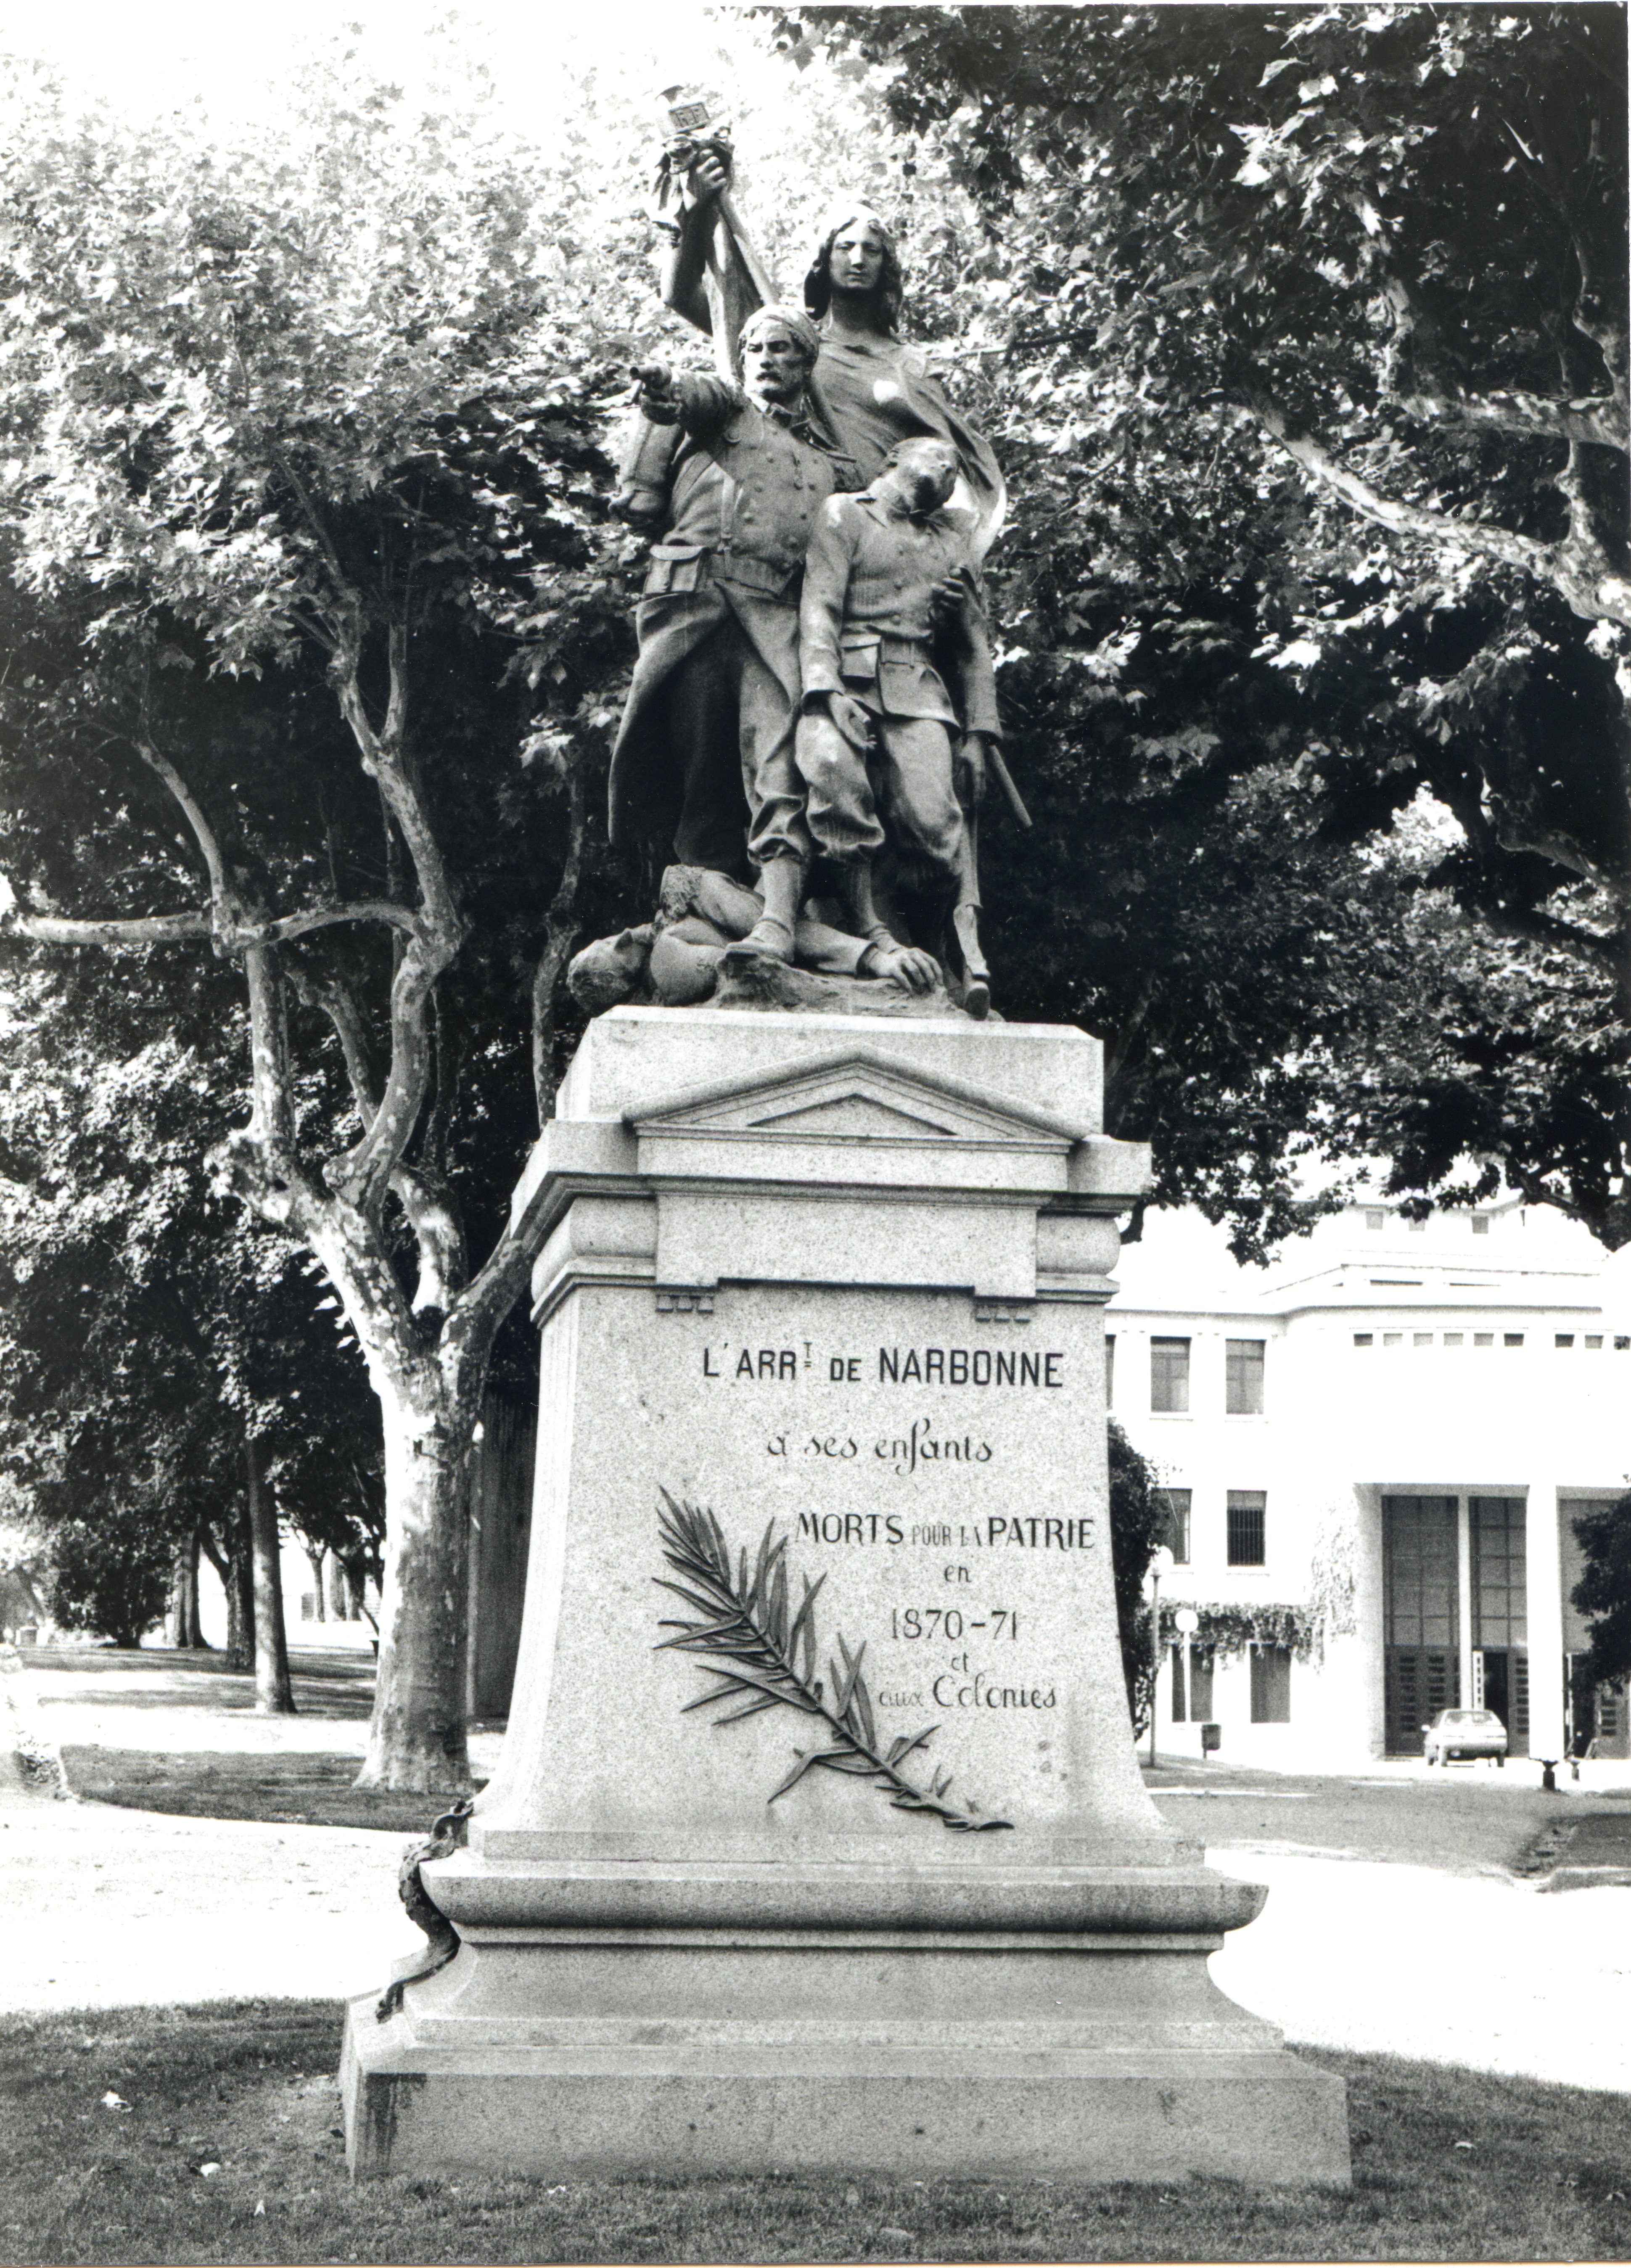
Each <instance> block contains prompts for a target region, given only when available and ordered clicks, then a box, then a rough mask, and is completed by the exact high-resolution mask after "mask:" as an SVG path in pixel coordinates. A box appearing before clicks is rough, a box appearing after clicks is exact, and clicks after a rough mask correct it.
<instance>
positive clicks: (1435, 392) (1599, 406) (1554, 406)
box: [1392, 387, 1631, 453]
mask: <svg viewBox="0 0 1631 2268" xmlns="http://www.w3.org/2000/svg"><path fill="white" fill-rule="evenodd" d="M1392 398H1393V400H1394V401H1397V402H1398V403H1399V408H1400V409H1404V410H1406V411H1407V412H1408V414H1409V415H1410V416H1412V417H1413V418H1415V419H1416V420H1417V421H1418V423H1421V424H1423V425H1437V426H1445V425H1465V426H1471V427H1472V428H1474V429H1477V428H1480V427H1481V428H1485V429H1492V428H1493V429H1494V431H1497V432H1502V433H1527V434H1531V435H1539V436H1541V437H1542V438H1550V439H1552V440H1557V441H1570V442H1576V443H1578V442H1584V443H1586V444H1588V445H1589V446H1591V447H1593V448H1598V449H1618V450H1620V452H1621V453H1623V452H1624V451H1625V450H1626V449H1627V446H1631V423H1628V421H1627V415H1626V405H1625V403H1624V401H1622V400H1620V399H1617V398H1616V397H1615V396H1614V395H1613V394H1580V395H1576V398H1575V399H1574V400H1573V401H1556V400H1554V398H1553V397H1552V396H1551V395H1549V394H1525V393H1522V392H1519V391H1517V389H1512V390H1501V389H1498V390H1497V391H1495V392H1494V393H1492V394H1464V393H1462V392H1461V391H1460V390H1459V388H1452V387H1434V388H1426V389H1423V388H1420V387H1419V388H1417V389H1415V390H1413V391H1412V392H1404V391H1399V392H1397V393H1395V394H1393V397H1392Z"/></svg>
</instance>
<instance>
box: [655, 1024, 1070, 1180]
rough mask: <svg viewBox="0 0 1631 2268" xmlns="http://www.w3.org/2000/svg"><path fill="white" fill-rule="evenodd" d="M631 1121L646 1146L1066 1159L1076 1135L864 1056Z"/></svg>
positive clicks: (807, 1066) (671, 1102)
mask: <svg viewBox="0 0 1631 2268" xmlns="http://www.w3.org/2000/svg"><path fill="white" fill-rule="evenodd" d="M626 1123H629V1124H630V1125H631V1126H632V1127H633V1128H634V1130H635V1131H636V1133H637V1134H638V1136H639V1138H640V1139H641V1142H642V1144H644V1143H646V1141H648V1140H654V1141H657V1142H660V1143H661V1141H663V1140H664V1139H665V1138H668V1139H673V1138H695V1139H705V1140H706V1139H713V1140H720V1141H724V1142H727V1143H729V1142H731V1141H733V1140H752V1141H755V1142H759V1143H768V1144H771V1145H779V1144H798V1145H805V1144H808V1143H812V1142H815V1143H831V1144H834V1145H838V1146H839V1147H850V1146H856V1145H859V1146H867V1145H882V1144H887V1145H899V1144H907V1145H912V1146H914V1147H919V1146H925V1145H927V1146H932V1147H933V1146H939V1145H968V1144H974V1145H979V1146H980V1147H982V1148H988V1147H995V1148H999V1149H1003V1150H1024V1151H1030V1152H1043V1153H1044V1154H1046V1155H1049V1156H1052V1157H1055V1158H1061V1157H1063V1156H1064V1155H1065V1153H1066V1152H1068V1151H1069V1150H1070V1149H1071V1148H1073V1147H1074V1144H1075V1143H1076V1141H1077V1140H1078V1139H1079V1136H1078V1134H1077V1133H1076V1131H1075V1130H1074V1129H1072V1128H1070V1127H1068V1126H1066V1125H1064V1124H1062V1123H1060V1122H1059V1121H1058V1120H1056V1119H1052V1118H1049V1117H1047V1116H1044V1114H1043V1113H1041V1112H1036V1111H1029V1110H1025V1109H1022V1108H1020V1107H1018V1106H1017V1105H1015V1104H1014V1103H1011V1102H1008V1101H992V1100H990V1099H988V1098H987V1097H985V1096H982V1095H980V1094H977V1093H975V1092H974V1091H973V1090H972V1089H970V1088H969V1087H967V1086H963V1085H962V1084H960V1083H959V1082H958V1081H956V1080H955V1079H942V1078H940V1077H938V1076H937V1075H935V1074H934V1073H933V1072H926V1071H917V1070H914V1069H911V1068H910V1067H908V1066H905V1065H903V1064H900V1063H899V1062H897V1061H891V1060H889V1059H888V1058H886V1057H882V1056H880V1055H875V1054H873V1053H871V1052H870V1051H868V1050H867V1049H846V1050H845V1052H844V1053H843V1054H841V1055H838V1056H831V1057H824V1058H823V1059H822V1060H820V1061H818V1062H814V1063H809V1062H807V1063H803V1064H795V1065H792V1066H790V1067H789V1068H788V1070H787V1071H785V1072H782V1073H779V1074H777V1075H775V1076H773V1077H771V1078H769V1079H765V1078H762V1077H761V1078H756V1079H750V1080H746V1081H739V1082H736V1083H734V1084H732V1085H730V1086H719V1087H713V1088H701V1089H697V1090H695V1091H693V1092H692V1093H690V1094H683V1095H676V1096H674V1097H671V1098H668V1099H666V1100H664V1101H661V1102H659V1103H657V1104H655V1105H649V1106H646V1107H645V1108H641V1109H640V1110H639V1111H638V1113H636V1112H631V1113H630V1115H629V1117H628V1120H627V1122H626Z"/></svg>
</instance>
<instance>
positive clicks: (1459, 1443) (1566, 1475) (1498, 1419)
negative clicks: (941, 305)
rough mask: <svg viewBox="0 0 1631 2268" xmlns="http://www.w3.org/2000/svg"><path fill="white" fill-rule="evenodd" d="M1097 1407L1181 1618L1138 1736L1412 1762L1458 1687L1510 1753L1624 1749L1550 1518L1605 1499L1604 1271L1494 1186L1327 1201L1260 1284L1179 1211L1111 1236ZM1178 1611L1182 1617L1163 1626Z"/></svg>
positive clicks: (1247, 1754) (1630, 1319)
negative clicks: (1149, 1477)
mask: <svg viewBox="0 0 1631 2268" xmlns="http://www.w3.org/2000/svg"><path fill="white" fill-rule="evenodd" d="M1117 1277H1118V1283H1119V1285H1120V1287H1121V1288H1120V1290H1119V1292H1118V1294H1117V1296H1116V1298H1115V1299H1114V1300H1113V1301H1112V1302H1111V1306H1110V1307H1109V1309H1108V1311H1107V1313H1106V1316H1105V1328H1106V1330H1107V1332H1109V1333H1110V1334H1111V1336H1112V1339H1113V1345H1112V1348H1111V1409H1112V1411H1113V1413H1114V1415H1115V1416H1116V1418H1118V1420H1119V1422H1120V1424H1121V1425H1122V1427H1123V1428H1124V1430H1125V1432H1126V1433H1127V1435H1128V1437H1129V1439H1130V1440H1132V1441H1133V1443H1134V1445H1135V1446H1136V1447H1138V1448H1140V1450H1142V1451H1143V1453H1144V1454H1145V1455H1146V1456H1147V1457H1148V1458H1149V1459H1150V1461H1151V1462H1153V1463H1154V1464H1155V1467H1156V1468H1157V1469H1158V1474H1159V1477H1160V1479H1161V1481H1162V1484H1164V1485H1165V1487H1166V1488H1167V1489H1168V1490H1169V1491H1170V1497H1169V1503H1170V1508H1171V1511H1172V1513H1173V1524H1174V1528H1175V1530H1176V1532H1177V1545H1178V1550H1177V1565H1174V1566H1173V1567H1171V1568H1170V1570H1169V1571H1168V1572H1166V1574H1165V1575H1164V1577H1163V1579H1162V1610H1163V1627H1164V1628H1165V1629H1166V1631H1167V1634H1168V1636H1169V1637H1171V1636H1173V1635H1174V1633H1173V1632H1172V1631H1171V1628H1170V1622H1171V1609H1177V1608H1180V1607H1183V1606H1188V1607H1190V1608H1192V1609H1194V1610H1195V1613H1196V1615H1197V1616H1198V1618H1199V1627H1198V1629H1197V1630H1196V1631H1195V1633H1194V1636H1193V1638H1192V1640H1191V1641H1190V1642H1189V1643H1187V1644H1182V1643H1177V1644H1170V1645H1169V1646H1166V1647H1165V1648H1164V1650H1163V1659H1162V1672H1161V1677H1160V1682H1159V1687H1158V1691H1157V1696H1156V1709H1157V1719H1156V1740H1157V1744H1158V1746H1159V1748H1160V1749H1163V1750H1166V1751H1169V1752H1173V1753H1177V1754H1196V1755H1198V1754H1199V1753H1200V1752H1201V1750H1202V1746H1203V1734H1202V1727H1203V1725H1211V1726H1214V1727H1217V1728H1218V1733H1217V1735H1216V1740H1217V1747H1218V1752H1219V1753H1220V1755H1221V1756H1223V1757H1224V1758H1227V1759H1229V1760H1232V1761H1235V1762H1237V1763H1242V1764H1273V1765H1283V1766H1290V1767H1294V1768H1299V1769H1310V1770H1311V1769H1321V1770H1329V1769H1331V1768H1332V1767H1333V1766H1334V1767H1338V1768H1340V1767H1344V1766H1349V1765H1353V1764H1362V1763H1364V1762H1367V1761H1369V1760H1370V1759H1372V1758H1376V1757H1380V1756H1389V1755H1408V1754H1412V1753H1414V1754H1419V1753H1420V1751H1421V1727H1422V1725H1423V1724H1424V1722H1425V1721H1426V1720H1427V1719H1428V1718H1429V1717H1430V1716H1431V1715H1433V1713H1434V1712H1435V1711H1437V1710H1438V1709H1440V1708H1443V1707H1444V1706H1446V1705H1450V1704H1453V1703H1456V1702H1458V1701H1459V1702H1461V1703H1463V1704H1468V1703H1472V1704H1478V1703H1480V1702H1481V1703H1482V1704H1483V1705H1486V1706H1488V1707H1490V1708H1493V1709H1495V1710H1496V1711H1498V1712H1499V1713H1500V1714H1501V1715H1502V1718H1503V1719H1505V1720H1506V1723H1507V1726H1508V1729H1509V1736H1510V1743H1511V1750H1512V1753H1513V1754H1514V1755H1517V1756H1522V1755H1531V1756H1537V1757H1543V1758H1557V1757H1561V1756H1564V1755H1566V1754H1568V1745H1567V1744H1568V1741H1569V1740H1570V1739H1571V1738H1573V1739H1576V1740H1577V1741H1583V1740H1584V1739H1585V1738H1586V1737H1587V1736H1588V1735H1591V1736H1595V1737H1596V1738H1597V1740H1598V1753H1599V1754H1604V1755H1615V1756H1624V1755H1626V1754H1627V1737H1626V1715H1627V1711H1626V1703H1625V1699H1624V1697H1623V1696H1621V1695H1618V1694H1614V1693H1611V1692H1598V1693H1597V1694H1595V1695H1593V1694H1592V1693H1591V1691H1590V1688H1589V1686H1588V1685H1587V1683H1586V1682H1585V1681H1584V1679H1583V1676H1582V1675H1580V1674H1579V1673H1578V1669H1577V1666H1576V1664H1575V1661H1574V1657H1576V1656H1577V1655H1579V1654H1580V1653H1581V1652H1582V1650H1583V1646H1584V1644H1585V1635H1584V1631H1583V1627H1582V1624H1581V1620H1580V1617H1579V1616H1577V1615H1576V1613H1575V1611H1574V1609H1572V1608H1571V1607H1570V1606H1569V1604H1568V1594H1569V1592H1570V1591H1571V1590H1572V1588H1573V1587H1574V1585H1575V1583H1576V1581H1577V1580H1578V1576H1579V1549H1578V1545H1577V1543H1576V1540H1575V1537H1574V1532H1573V1528H1572V1524H1571V1519H1572V1517H1575V1516H1578V1514H1579V1513H1581V1512H1583V1511H1584V1510H1587V1509H1590V1508H1592V1507H1593V1506H1598V1505H1601V1504H1603V1503H1605V1501H1612V1500H1613V1499H1614V1498H1615V1497H1617V1496H1618V1495H1620V1493H1621V1492H1622V1491H1624V1490H1625V1489H1626V1488H1627V1486H1631V1275H1628V1274H1627V1270H1626V1269H1625V1268H1624V1266H1623V1264H1621V1263H1615V1262H1610V1261H1609V1260H1608V1258H1607V1256H1605V1253H1604V1252H1603V1249H1602V1248H1601V1247H1600V1246H1599V1245H1598V1243H1597V1242H1596V1241H1595V1240H1594V1239H1593V1238H1591V1237H1590V1235H1589V1234H1588V1233H1586V1232H1585V1231H1584V1230H1583V1229H1581V1228H1580V1227H1578V1226H1576V1224H1574V1223H1572V1222H1570V1221H1568V1220H1567V1219H1564V1218H1563V1217H1562V1216H1561V1215H1560V1214H1558V1213H1556V1212H1554V1211H1551V1210H1550V1209H1549V1208H1536V1207H1531V1206H1527V1205H1524V1204H1522V1203H1520V1202H1519V1201H1518V1200H1517V1199H1509V1200H1503V1201H1502V1202H1500V1203H1497V1204H1489V1205H1486V1206H1484V1207H1481V1208H1480V1209H1479V1210H1478V1211H1474V1212H1472V1213H1468V1212H1465V1211H1456V1212H1439V1213H1435V1214H1433V1215H1432V1216H1431V1217H1430V1218H1429V1219H1428V1220H1427V1221H1426V1222H1425V1223H1413V1222H1409V1221H1406V1220H1405V1219H1401V1218H1400V1216H1399V1213H1398V1212H1397V1211H1396V1210H1395V1209H1393V1208H1392V1207H1391V1206H1389V1205H1386V1204H1369V1205H1354V1206H1352V1207H1350V1208H1348V1209H1347V1211H1343V1212H1341V1213H1339V1214H1335V1215H1332V1217H1331V1218H1329V1219H1325V1220H1323V1221H1321V1222H1320V1223H1319V1224H1318V1226H1317V1227H1316V1229H1315V1230H1314V1233H1313V1234H1312V1235H1311V1236H1310V1237H1309V1238H1307V1239H1306V1240H1299V1241H1297V1242H1296V1243H1295V1244H1294V1245H1291V1246H1288V1247H1287V1248H1285V1250H1284V1251H1283V1252H1282V1253H1281V1255H1280V1258H1279V1260H1278V1262H1277V1263H1275V1264H1274V1265H1273V1267H1271V1268H1269V1269H1267V1270H1262V1269H1257V1268H1242V1267H1239V1266H1238V1265H1236V1263H1235V1262H1234V1261H1232V1260H1231V1259H1230V1257H1229V1253H1228V1250H1227V1248H1226V1244H1225V1240H1224V1236H1223V1233H1222V1232H1221V1230H1217V1229H1214V1228H1213V1227H1211V1226H1210V1225H1209V1224H1208V1223H1207V1222H1206V1221H1205V1220H1204V1219H1201V1217H1200V1216H1199V1214H1196V1213H1177V1214H1164V1215H1162V1214H1154V1213H1152V1214H1151V1215H1149V1216H1148V1219H1147V1221H1146V1225H1145V1231H1144V1236H1143V1239H1142V1240H1141V1241H1140V1242H1139V1243H1136V1244H1130V1245H1128V1246H1126V1247H1125V1248H1124V1250H1123V1253H1122V1256H1121V1260H1120V1263H1118V1269H1117ZM1188 1620H1189V1617H1188V1616H1185V1617H1184V1621H1185V1623H1187V1622H1188Z"/></svg>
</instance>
